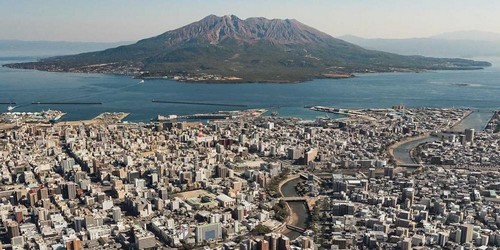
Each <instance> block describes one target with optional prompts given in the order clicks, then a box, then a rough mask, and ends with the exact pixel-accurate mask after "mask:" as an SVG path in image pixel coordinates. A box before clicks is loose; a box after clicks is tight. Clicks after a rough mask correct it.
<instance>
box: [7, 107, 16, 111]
mask: <svg viewBox="0 0 500 250" xmlns="http://www.w3.org/2000/svg"><path fill="white" fill-rule="evenodd" d="M15 108H17V106H8V107H7V111H12V110H14V109H15Z"/></svg>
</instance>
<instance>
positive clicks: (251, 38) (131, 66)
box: [6, 15, 490, 82]
mask: <svg viewBox="0 0 500 250" xmlns="http://www.w3.org/2000/svg"><path fill="white" fill-rule="evenodd" d="M6 66H7V67H15V68H27V69H38V70H47V71H61V72H96V73H119V74H131V75H134V76H139V77H164V76H166V77H173V78H175V79H179V80H186V81H207V82H213V81H228V82H299V81H306V80H311V79H314V78H323V77H347V76H350V75H351V74H352V73H357V72H390V71H421V70H448V69H480V68H482V67H486V66H490V64H489V63H488V62H478V61H472V60H465V59H440V58H429V57H422V56H401V55H397V54H392V53H386V52H380V51H374V50H367V49H364V48H362V47H359V46H357V45H353V44H351V43H348V42H345V41H343V40H340V39H336V38H334V37H332V36H330V35H328V34H325V33H323V32H320V31H318V30H316V29H314V28H311V27H309V26H307V25H304V24H302V23H300V22H298V21H296V20H294V19H285V20H279V19H272V20H269V19H266V18H248V19H245V20H242V19H239V18H238V17H236V16H222V17H218V16H214V15H210V16H207V17H205V18H204V19H202V20H200V21H198V22H194V23H192V24H189V25H186V26H184V27H181V28H178V29H176V30H172V31H168V32H165V33H163V34H161V35H159V36H156V37H152V38H147V39H144V40H140V41H138V42H137V43H135V44H131V45H126V46H120V47H116V48H112V49H107V50H104V51H98V52H90V53H83V54H78V55H70V56H59V57H51V58H46V59H42V60H40V61H38V62H30V63H18V64H9V65H6Z"/></svg>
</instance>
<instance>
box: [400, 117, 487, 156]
mask: <svg viewBox="0 0 500 250" xmlns="http://www.w3.org/2000/svg"><path fill="white" fill-rule="evenodd" d="M492 115H493V113H492V112H491V111H488V110H476V111H474V112H472V113H471V114H470V115H469V116H467V117H466V118H465V119H463V120H462V121H461V122H459V123H458V124H457V125H456V126H454V127H453V128H452V130H453V131H459V132H463V131H464V130H465V129H466V128H473V129H475V130H476V131H480V130H483V129H484V127H485V126H486V124H488V122H489V120H490V119H491V116H492ZM436 140H438V138H437V137H434V136H428V137H424V138H421V139H417V140H413V141H409V142H406V143H403V144H401V145H399V146H398V147H397V148H395V149H394V157H395V158H396V159H398V160H399V162H401V163H403V164H415V162H414V161H413V159H412V157H411V155H410V151H411V150H412V149H414V148H416V147H417V146H418V145H420V144H423V143H427V142H433V141H436Z"/></svg>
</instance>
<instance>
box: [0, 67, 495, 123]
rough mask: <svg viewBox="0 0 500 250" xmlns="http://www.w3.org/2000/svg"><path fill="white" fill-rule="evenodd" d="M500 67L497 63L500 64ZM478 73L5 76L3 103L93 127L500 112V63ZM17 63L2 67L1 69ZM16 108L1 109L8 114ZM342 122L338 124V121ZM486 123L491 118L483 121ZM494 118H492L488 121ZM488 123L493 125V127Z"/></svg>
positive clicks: (0, 79) (0, 77)
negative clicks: (248, 112)
mask: <svg viewBox="0 0 500 250" xmlns="http://www.w3.org/2000/svg"><path fill="white" fill-rule="evenodd" d="M495 60H496V62H499V63H496V62H495ZM489 61H490V62H492V63H493V64H494V66H492V67H490V68H486V69H484V70H477V71H429V72H422V73H374V74H357V75H356V77H355V78H351V79H342V80H335V79H318V80H313V81H309V82H304V83H296V84H270V83H265V84H258V83H254V84H252V83H250V84H227V83H224V84H206V83H182V82H176V81H173V80H163V79H162V80H146V81H145V82H144V83H139V81H140V80H138V79H133V78H131V77H129V76H120V75H106V74H78V73H53V72H42V71H35V70H19V69H10V68H4V67H2V68H0V102H11V101H12V102H16V103H17V104H16V105H17V106H18V107H17V108H16V109H15V111H26V112H28V111H41V110H47V109H53V110H54V109H55V110H61V111H64V112H65V113H67V115H66V116H65V117H64V118H63V119H64V120H81V119H90V118H93V117H95V116H97V115H98V114H100V113H102V112H108V111H109V112H128V113H130V116H129V117H127V119H126V120H127V121H132V122H139V121H149V120H150V119H151V118H155V117H156V116H157V115H158V114H161V115H169V114H177V115H184V114H194V113H208V112H216V111H219V110H238V109H242V108H241V107H228V106H204V105H187V104H166V103H153V102H152V100H161V101H180V102H205V103H222V104H238V105H247V107H248V108H265V109H268V110H270V111H276V112H278V114H279V116H294V117H300V118H303V119H315V118H316V117H319V116H325V114H324V113H320V112H316V111H311V110H308V109H306V108H304V106H308V105H323V106H333V107H339V108H388V107H391V106H393V105H400V104H402V105H405V106H407V107H442V108H451V107H464V108H472V109H477V110H479V112H483V113H489V112H491V111H492V110H498V109H500V59H494V60H493V61H492V60H491V59H490V60H489ZM11 62H13V61H12V59H9V60H0V64H6V63H11ZM32 102H102V104H101V105H33V104H31V103H32ZM7 106H8V105H3V104H2V105H0V112H5V111H6V110H7ZM330 117H337V116H330ZM480 117H483V116H480ZM485 117H486V118H487V117H488V116H485ZM486 118H485V119H486Z"/></svg>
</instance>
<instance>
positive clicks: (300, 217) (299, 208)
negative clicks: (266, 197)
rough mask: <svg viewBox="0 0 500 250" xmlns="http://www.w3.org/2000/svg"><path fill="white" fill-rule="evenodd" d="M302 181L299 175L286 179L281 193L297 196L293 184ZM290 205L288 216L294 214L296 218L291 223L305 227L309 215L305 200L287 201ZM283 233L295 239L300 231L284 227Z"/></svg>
mask: <svg viewBox="0 0 500 250" xmlns="http://www.w3.org/2000/svg"><path fill="white" fill-rule="evenodd" d="M301 181H303V180H302V179H301V178H300V177H297V178H295V179H292V180H289V181H287V182H286V183H285V184H283V185H282V186H281V193H282V194H283V196H284V197H296V196H299V194H298V193H297V191H296V190H295V186H297V184H298V183H299V182H301ZM288 205H289V206H290V209H291V213H290V216H294V215H296V216H297V217H296V218H297V220H296V221H295V223H293V226H297V227H300V228H307V223H308V222H309V220H310V215H309V212H308V210H307V205H306V203H305V202H295V201H294V202H288ZM284 234H285V235H286V236H288V237H290V238H291V239H295V238H297V237H298V236H300V233H298V232H295V231H292V230H289V229H286V230H285V231H284Z"/></svg>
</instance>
